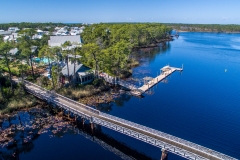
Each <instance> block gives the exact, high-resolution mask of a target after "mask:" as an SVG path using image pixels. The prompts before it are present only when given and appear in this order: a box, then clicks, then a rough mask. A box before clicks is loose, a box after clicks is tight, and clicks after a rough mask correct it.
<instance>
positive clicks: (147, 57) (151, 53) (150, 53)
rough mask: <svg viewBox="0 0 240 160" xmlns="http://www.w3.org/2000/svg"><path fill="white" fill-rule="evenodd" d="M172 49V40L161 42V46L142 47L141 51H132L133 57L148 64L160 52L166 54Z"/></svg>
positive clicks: (142, 63)
mask: <svg viewBox="0 0 240 160" xmlns="http://www.w3.org/2000/svg"><path fill="white" fill-rule="evenodd" d="M170 49H171V44H170V42H165V43H161V44H160V45H159V47H153V48H142V49H140V51H136V52H133V53H132V56H133V58H135V59H137V60H138V61H140V62H141V65H147V64H149V63H151V62H152V61H154V59H155V58H156V57H157V56H158V55H159V54H165V53H167V51H169V50H170Z"/></svg>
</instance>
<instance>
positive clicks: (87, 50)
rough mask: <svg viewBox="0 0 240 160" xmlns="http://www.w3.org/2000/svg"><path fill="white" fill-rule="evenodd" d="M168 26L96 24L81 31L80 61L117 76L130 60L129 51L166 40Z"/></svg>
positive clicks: (125, 69)
mask: <svg viewBox="0 0 240 160" xmlns="http://www.w3.org/2000/svg"><path fill="white" fill-rule="evenodd" d="M170 32H171V28H170V27H167V26H165V25H163V24H160V23H119V24H117V23H113V24H110V23H100V24H93V25H90V26H87V27H86V28H85V30H84V32H83V33H82V35H81V37H82V40H83V43H84V45H83V47H82V49H81V54H82V56H83V58H82V62H83V63H84V64H85V65H87V66H89V67H91V68H93V69H95V70H96V71H98V70H101V71H104V72H106V73H108V74H110V75H113V76H121V75H122V74H124V72H126V71H128V69H130V68H129V66H128V64H131V63H133V62H134V60H133V59H131V52H132V51H133V50H135V49H138V48H141V47H151V46H156V44H157V43H159V42H163V41H167V40H170V36H169V33H170Z"/></svg>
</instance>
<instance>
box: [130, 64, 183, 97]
mask: <svg viewBox="0 0 240 160" xmlns="http://www.w3.org/2000/svg"><path fill="white" fill-rule="evenodd" d="M175 71H183V68H176V67H171V66H169V65H167V66H164V67H163V68H161V74H160V75H159V76H157V77H155V78H153V79H151V80H150V81H148V82H147V83H145V84H144V85H143V86H141V87H139V88H138V89H137V90H132V91H131V93H132V94H133V95H136V96H139V95H141V94H143V93H144V92H146V91H147V90H148V89H150V88H151V87H153V86H154V85H156V84H157V83H159V82H161V81H162V80H164V79H165V78H166V77H167V76H169V75H170V74H172V73H173V72H175Z"/></svg>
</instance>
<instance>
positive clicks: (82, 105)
mask: <svg viewBox="0 0 240 160" xmlns="http://www.w3.org/2000/svg"><path fill="white" fill-rule="evenodd" d="M24 83H26V84H28V85H32V86H34V87H37V88H39V89H40V90H44V91H45V92H46V93H48V94H52V95H53V96H55V97H59V98H62V99H63V100H65V101H68V102H70V103H73V104H75V105H77V106H80V107H82V108H84V109H86V110H88V111H90V112H92V113H94V114H99V112H100V111H99V110H96V109H94V108H91V107H89V106H87V105H85V104H82V103H79V102H77V101H74V100H72V99H70V98H67V97H65V96H62V95H60V94H57V93H52V92H51V91H49V90H47V89H45V88H42V87H41V86H38V85H36V84H34V83H31V82H29V81H26V80H25V81H24Z"/></svg>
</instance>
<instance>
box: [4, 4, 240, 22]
mask: <svg viewBox="0 0 240 160" xmlns="http://www.w3.org/2000/svg"><path fill="white" fill-rule="evenodd" d="M9 22H62V23H100V22H160V23H194V24H240V0H0V23H9Z"/></svg>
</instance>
